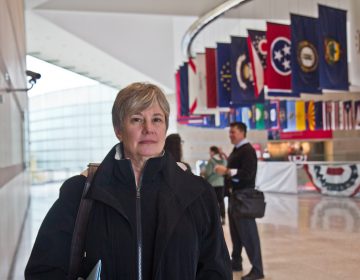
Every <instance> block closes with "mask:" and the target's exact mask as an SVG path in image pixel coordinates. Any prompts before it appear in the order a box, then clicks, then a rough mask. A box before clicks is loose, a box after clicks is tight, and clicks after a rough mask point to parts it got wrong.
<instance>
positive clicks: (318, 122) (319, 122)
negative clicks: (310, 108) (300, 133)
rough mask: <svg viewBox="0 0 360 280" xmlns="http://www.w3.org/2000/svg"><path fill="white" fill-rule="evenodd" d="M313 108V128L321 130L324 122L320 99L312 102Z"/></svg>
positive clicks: (322, 106) (322, 105)
mask: <svg viewBox="0 0 360 280" xmlns="http://www.w3.org/2000/svg"><path fill="white" fill-rule="evenodd" d="M314 108H315V129H316V130H323V129H324V123H323V108H324V104H323V102H322V101H316V102H314Z"/></svg>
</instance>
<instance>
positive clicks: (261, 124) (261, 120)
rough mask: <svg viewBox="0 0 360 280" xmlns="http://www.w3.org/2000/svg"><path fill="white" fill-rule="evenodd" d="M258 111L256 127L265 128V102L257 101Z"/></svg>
mask: <svg viewBox="0 0 360 280" xmlns="http://www.w3.org/2000/svg"><path fill="white" fill-rule="evenodd" d="M255 108H256V112H255V116H256V129H259V130H263V129H265V122H264V104H263V103H256V105H255Z"/></svg>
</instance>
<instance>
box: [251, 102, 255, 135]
mask: <svg viewBox="0 0 360 280" xmlns="http://www.w3.org/2000/svg"><path fill="white" fill-rule="evenodd" d="M250 110H251V115H250V129H256V104H255V103H253V104H251V105H250Z"/></svg>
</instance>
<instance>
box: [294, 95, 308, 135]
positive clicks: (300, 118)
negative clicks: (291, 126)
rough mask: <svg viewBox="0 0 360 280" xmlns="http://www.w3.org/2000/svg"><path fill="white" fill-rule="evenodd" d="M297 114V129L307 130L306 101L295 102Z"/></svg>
mask: <svg viewBox="0 0 360 280" xmlns="http://www.w3.org/2000/svg"><path fill="white" fill-rule="evenodd" d="M295 114H296V130H297V131H303V130H306V117H305V102H304V101H296V102H295Z"/></svg>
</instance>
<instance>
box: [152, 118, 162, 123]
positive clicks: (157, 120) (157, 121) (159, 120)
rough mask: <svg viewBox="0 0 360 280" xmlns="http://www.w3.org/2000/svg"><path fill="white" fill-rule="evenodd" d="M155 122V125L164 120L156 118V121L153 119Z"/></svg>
mask: <svg viewBox="0 0 360 280" xmlns="http://www.w3.org/2000/svg"><path fill="white" fill-rule="evenodd" d="M153 122H155V123H161V122H163V119H162V118H154V119H153Z"/></svg>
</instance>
